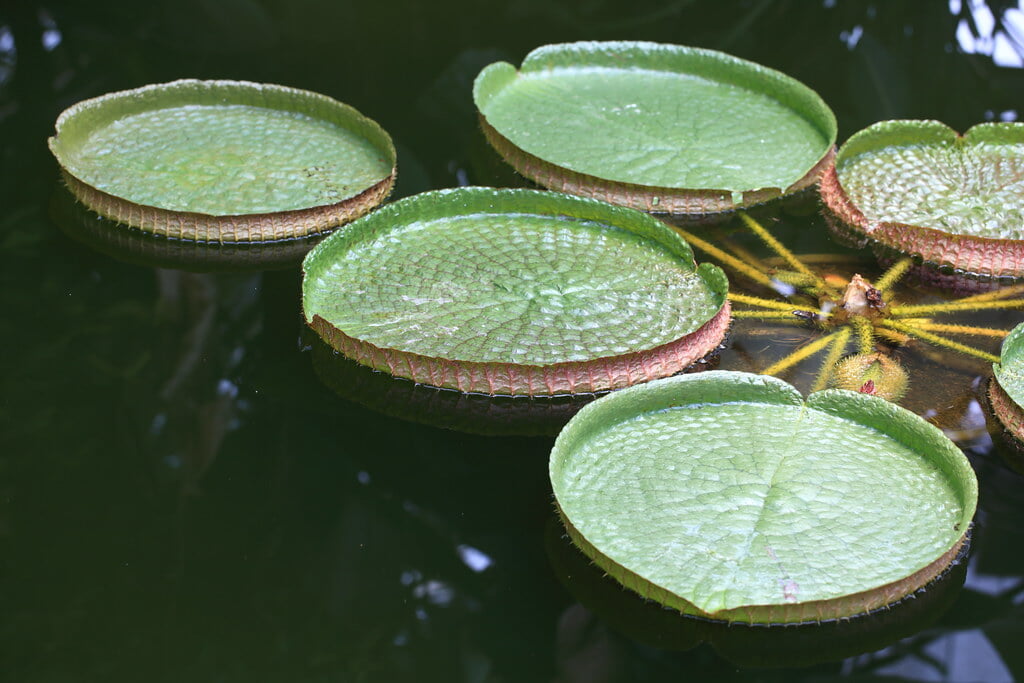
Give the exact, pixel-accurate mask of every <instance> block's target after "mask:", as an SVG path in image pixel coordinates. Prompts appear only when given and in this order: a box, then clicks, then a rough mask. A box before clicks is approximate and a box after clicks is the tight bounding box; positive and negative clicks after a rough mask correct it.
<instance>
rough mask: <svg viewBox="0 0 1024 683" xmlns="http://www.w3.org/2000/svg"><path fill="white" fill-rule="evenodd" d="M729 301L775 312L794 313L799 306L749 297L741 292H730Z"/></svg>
mask: <svg viewBox="0 0 1024 683" xmlns="http://www.w3.org/2000/svg"><path fill="white" fill-rule="evenodd" d="M729 299H730V300H731V301H735V302H736V303H738V304H748V305H750V306H759V307H761V308H769V309H771V310H773V311H788V312H790V313H792V312H793V311H795V310H797V308H798V307H797V306H794V305H793V304H787V303H785V302H784V301H773V300H772V299H762V298H761V297H759V296H747V295H746V294H740V293H739V292H729Z"/></svg>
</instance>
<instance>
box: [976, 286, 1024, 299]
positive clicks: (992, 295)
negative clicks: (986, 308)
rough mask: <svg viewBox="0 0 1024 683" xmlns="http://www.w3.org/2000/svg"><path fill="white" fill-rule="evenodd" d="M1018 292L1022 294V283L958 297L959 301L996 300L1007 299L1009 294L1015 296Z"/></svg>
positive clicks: (1023, 290) (1023, 291)
mask: <svg viewBox="0 0 1024 683" xmlns="http://www.w3.org/2000/svg"><path fill="white" fill-rule="evenodd" d="M1018 294H1024V284H1021V285H1014V286H1012V287H1003V288H1002V289H996V290H993V291H991V292H983V293H982V294H975V295H974V296H967V297H964V298H963V299H960V302H961V303H964V302H967V301H996V300H998V299H1008V298H1009V297H1011V296H1017V295H1018Z"/></svg>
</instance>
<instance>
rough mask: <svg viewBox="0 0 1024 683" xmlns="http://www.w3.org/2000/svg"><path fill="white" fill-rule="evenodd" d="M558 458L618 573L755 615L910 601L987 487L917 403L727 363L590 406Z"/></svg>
mask: <svg viewBox="0 0 1024 683" xmlns="http://www.w3.org/2000/svg"><path fill="white" fill-rule="evenodd" d="M550 474H551V482H552V486H553V489H554V493H555V498H556V500H557V502H558V506H559V510H560V512H561V515H562V518H563V521H564V522H565V524H566V527H567V529H568V530H569V534H570V536H571V537H572V538H573V540H574V541H575V542H576V544H577V545H578V546H580V548H581V549H582V550H583V552H584V553H586V554H587V555H589V556H590V557H591V558H592V559H593V560H594V561H595V562H596V563H597V564H598V565H599V566H601V568H602V569H604V570H605V571H606V572H608V573H609V574H610V575H612V576H613V577H615V578H616V579H618V580H619V582H620V583H622V584H624V585H625V586H627V587H628V588H631V589H632V590H634V591H635V592H637V593H639V594H640V595H642V596H644V597H647V598H649V599H652V600H655V601H657V602H660V603H662V604H663V605H667V606H670V607H673V608H675V609H678V610H680V611H681V612H684V613H687V614H692V615H696V616H701V617H706V618H710V619H715V620H721V621H739V622H748V623H791V622H803V621H820V620H825V619H835V618H842V617H848V616H852V615H854V614H861V613H865V612H870V611H872V610H874V609H877V608H880V607H883V606H885V605H888V604H891V603H893V602H895V601H897V600H899V599H900V598H902V597H903V596H905V595H907V594H908V593H911V592H913V591H914V590H916V589H917V588H919V587H921V586H922V585H924V584H926V583H927V582H928V581H930V580H931V579H933V578H934V577H935V576H937V575H938V574H939V573H940V572H941V571H942V570H943V569H944V568H945V567H946V566H948V564H949V563H950V562H951V561H952V560H953V558H954V557H955V556H956V553H957V552H958V551H959V548H960V546H961V545H962V544H963V543H964V540H965V534H966V533H967V529H968V526H969V524H970V522H971V519H972V517H973V516H974V511H975V507H976V503H977V481H976V479H975V476H974V472H973V470H972V469H971V466H970V464H969V463H968V462H967V459H966V458H965V457H964V455H963V454H962V453H961V452H960V450H959V449H958V448H957V447H956V446H955V445H954V444H953V443H952V442H951V441H950V440H949V439H948V438H946V437H945V436H944V435H943V434H942V433H941V432H940V431H939V430H938V429H937V428H935V427H934V426H932V425H930V424H928V423H927V422H925V421H924V420H923V419H921V418H919V417H917V416H916V415H914V414H913V413H910V412H909V411H907V410H905V409H903V408H900V407H898V406H896V405H893V404H891V403H889V402H888V401H885V400H882V399H879V398H876V397H874V396H869V395H867V394H862V393H856V392H850V391H842V390H835V389H833V390H828V391H823V392H818V393H815V394H812V395H811V396H810V397H809V398H808V399H807V400H806V401H805V400H804V399H803V398H802V397H801V396H800V394H799V393H798V392H797V391H796V390H795V389H794V388H793V387H791V386H790V385H788V384H786V383H785V382H783V381H781V380H778V379H775V378H772V377H767V376H762V375H749V374H746V373H737V372H723V371H712V372H707V373H702V374H699V375H684V376H679V377H673V378H670V379H666V380H660V381H657V382H651V383H649V384H646V385H642V386H639V387H633V388H629V389H625V390H622V391H619V392H615V393H613V394H611V395H609V396H606V397H604V398H602V399H599V400H597V401H595V402H594V403H592V404H590V405H588V406H586V407H585V408H584V409H583V410H581V411H580V412H579V413H578V414H577V415H576V416H575V417H574V418H573V419H572V420H571V421H570V422H569V424H568V425H567V426H566V428H565V429H564V430H563V431H562V433H561V434H560V435H559V436H558V439H557V441H556V443H555V447H554V449H553V450H552V453H551V461H550Z"/></svg>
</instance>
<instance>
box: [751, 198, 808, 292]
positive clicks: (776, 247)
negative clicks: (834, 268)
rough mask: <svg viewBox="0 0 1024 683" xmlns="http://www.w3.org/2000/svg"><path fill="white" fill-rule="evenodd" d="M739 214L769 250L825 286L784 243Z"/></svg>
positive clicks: (762, 227)
mask: <svg viewBox="0 0 1024 683" xmlns="http://www.w3.org/2000/svg"><path fill="white" fill-rule="evenodd" d="M738 213H739V216H740V218H741V219H743V222H744V223H746V225H747V227H748V228H750V231H751V232H753V233H754V234H755V235H757V236H758V237H760V238H761V240H762V241H763V242H764V243H765V244H767V245H768V248H769V249H771V250H772V251H774V252H775V253H776V254H778V255H779V256H781V257H782V260H784V261H785V262H786V263H788V264H789V266H790V267H791V268H792V269H793V270H795V271H798V272H800V273H803V274H804V275H809V276H810V277H812V278H814V279H815V281H817V282H821V284H824V282H822V281H821V278H820V277H818V276H817V275H815V274H814V271H813V270H811V269H810V268H808V267H807V266H805V265H804V264H803V263H802V262H801V261H800V259H798V258H797V257H796V255H795V254H793V252H791V251H790V250H789V249H787V248H786V247H784V246H782V242H780V241H778V240H777V239H775V238H774V237H773V236H772V235H771V233H769V232H768V231H767V230H765V229H764V226H762V225H761V224H760V223H758V222H757V221H755V220H754V219H753V218H751V217H750V216H748V215H747V214H746V213H745V212H743V211H739V212H738Z"/></svg>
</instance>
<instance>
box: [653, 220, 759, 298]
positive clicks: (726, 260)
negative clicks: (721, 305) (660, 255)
mask: <svg viewBox="0 0 1024 683" xmlns="http://www.w3.org/2000/svg"><path fill="white" fill-rule="evenodd" d="M671 227H672V228H673V229H674V230H675V231H676V232H678V233H679V234H680V235H682V236H683V238H684V239H685V240H686V241H687V242H689V243H690V244H692V245H693V246H695V247H697V248H698V249H700V250H701V251H703V252H704V253H705V254H707V255H708V256H710V257H711V258H713V259H717V260H718V262H719V263H721V264H722V265H723V266H726V267H728V268H732V269H733V270H735V271H736V272H737V273H740V274H741V275H745V276H746V277H748V278H750V279H751V280H753V281H754V282H756V283H758V284H761V285H764V286H765V287H771V286H772V280H771V278H770V277H768V276H767V275H765V274H764V273H762V272H759V271H758V270H757V269H756V268H752V267H751V266H749V265H747V264H746V263H744V262H743V261H741V260H739V259H738V258H736V257H735V256H733V255H732V254H730V253H728V252H726V251H723V250H722V249H719V248H718V247H716V246H715V245H713V244H711V243H710V242H708V241H706V240H702V239H701V238H699V237H697V236H696V235H694V234H693V233H691V232H690V231H688V230H684V229H683V228H680V227H679V226H678V225H673V226H671Z"/></svg>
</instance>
